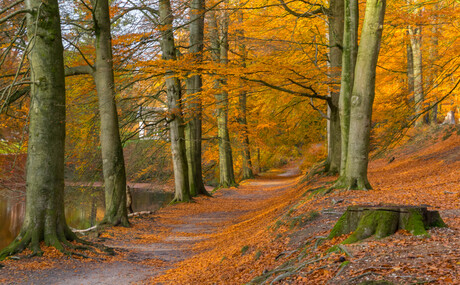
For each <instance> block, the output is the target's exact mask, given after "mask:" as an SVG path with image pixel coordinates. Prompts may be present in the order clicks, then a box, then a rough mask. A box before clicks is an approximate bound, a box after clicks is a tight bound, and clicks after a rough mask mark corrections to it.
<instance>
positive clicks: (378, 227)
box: [328, 206, 446, 244]
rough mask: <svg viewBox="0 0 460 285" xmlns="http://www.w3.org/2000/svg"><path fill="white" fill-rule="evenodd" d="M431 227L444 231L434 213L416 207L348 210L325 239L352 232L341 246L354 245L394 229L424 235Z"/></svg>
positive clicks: (349, 208) (442, 223)
mask: <svg viewBox="0 0 460 285" xmlns="http://www.w3.org/2000/svg"><path fill="white" fill-rule="evenodd" d="M431 227H446V224H445V223H444V221H443V220H442V218H441V216H440V215H439V212H438V211H428V210H427V208H426V207H417V206H350V207H348V209H347V210H346V212H345V213H344V214H343V215H342V216H341V217H340V219H339V220H338V221H337V223H336V224H335V226H334V228H333V229H332V230H331V233H330V234H329V236H328V238H333V237H337V236H340V235H343V234H348V233H351V232H353V233H352V234H351V235H350V236H349V237H348V238H347V239H346V240H345V241H344V242H343V243H344V244H348V243H355V242H357V241H360V240H363V239H366V238H368V237H370V236H372V235H374V236H375V237H376V238H383V237H386V236H389V235H392V234H394V233H395V232H396V231H397V230H398V229H404V230H407V231H409V232H410V233H411V234H413V235H425V236H427V235H428V233H427V232H426V229H428V228H431Z"/></svg>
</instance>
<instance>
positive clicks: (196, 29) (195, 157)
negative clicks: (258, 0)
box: [186, 0, 210, 197]
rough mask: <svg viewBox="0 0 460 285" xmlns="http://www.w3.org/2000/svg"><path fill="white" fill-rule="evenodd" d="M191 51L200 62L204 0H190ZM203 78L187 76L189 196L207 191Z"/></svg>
mask: <svg viewBox="0 0 460 285" xmlns="http://www.w3.org/2000/svg"><path fill="white" fill-rule="evenodd" d="M190 5H191V6H190V24H189V25H190V27H189V30H190V53H191V54H192V55H193V59H194V62H195V63H196V64H199V63H200V62H201V61H202V59H203V47H204V42H203V40H204V13H205V9H204V8H205V7H204V0H192V1H191V3H190ZM202 86H203V79H202V77H201V75H200V74H197V75H192V76H190V77H189V78H188V79H187V93H188V98H187V102H188V104H187V108H188V109H189V114H190V118H189V121H188V123H187V127H186V147H187V161H188V177H189V184H190V185H189V187H190V194H191V196H192V197H193V196H197V195H206V196H209V195H210V194H209V193H208V191H206V188H205V187H204V183H203V171H202V168H201V156H202V151H201V137H202V130H201V128H202V122H201V117H202V108H203V107H202V102H201V97H200V92H201V90H202Z"/></svg>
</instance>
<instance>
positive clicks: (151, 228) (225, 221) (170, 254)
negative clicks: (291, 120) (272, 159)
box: [0, 164, 300, 285]
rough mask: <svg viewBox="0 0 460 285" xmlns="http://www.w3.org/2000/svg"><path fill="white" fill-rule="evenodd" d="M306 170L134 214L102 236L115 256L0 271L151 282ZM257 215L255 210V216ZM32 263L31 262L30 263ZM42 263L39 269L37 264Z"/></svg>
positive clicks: (69, 279)
mask: <svg viewBox="0 0 460 285" xmlns="http://www.w3.org/2000/svg"><path fill="white" fill-rule="evenodd" d="M299 175H300V171H299V167H298V164H292V165H289V166H287V167H286V168H284V169H282V170H272V171H269V172H267V173H263V174H262V175H261V176H259V177H258V178H256V179H253V180H249V181H246V182H244V183H243V184H242V185H240V186H239V187H238V188H228V189H220V190H218V191H217V192H216V193H215V194H214V195H213V197H212V198H209V197H199V198H197V199H196V203H187V204H177V205H173V206H168V207H166V208H163V209H161V210H159V211H158V212H156V213H154V214H153V215H150V216H144V217H141V218H134V219H132V220H131V222H132V227H131V228H120V227H116V228H112V229H109V230H108V231H107V232H104V233H103V234H102V235H101V236H100V237H99V241H102V242H103V243H104V244H105V245H107V246H110V247H113V248H115V249H116V251H117V252H118V253H119V254H117V256H115V257H114V258H113V259H112V258H109V259H107V260H105V261H88V260H78V259H68V258H65V257H62V258H57V259H50V258H45V257H39V258H34V259H32V260H21V261H19V262H17V261H16V262H17V263H20V266H19V267H18V268H13V267H14V263H12V264H11V265H12V266H7V267H5V268H4V269H2V270H0V283H2V284H66V285H71V284H129V283H134V284H138V283H150V282H151V281H147V280H148V279H151V278H153V277H155V276H158V275H161V274H162V273H164V272H165V271H166V270H168V269H170V268H173V267H175V265H176V264H177V263H178V262H180V261H183V260H185V259H188V258H192V257H193V256H194V255H196V254H198V253H200V252H203V251H207V250H209V249H211V248H206V246H201V247H200V248H199V249H196V248H194V247H196V245H197V244H198V243H199V242H202V241H206V240H208V239H210V236H211V235H215V234H219V232H224V231H225V230H228V228H229V227H231V226H232V225H235V224H237V223H242V222H244V221H245V220H248V219H250V218H251V217H252V215H254V214H255V213H256V212H260V211H264V207H268V206H269V205H270V201H273V199H283V197H282V196H283V195H284V194H285V193H286V191H287V190H289V189H292V187H294V185H295V184H296V183H297V181H298V179H297V178H298V176H299ZM251 214H252V215H251ZM30 265H31V266H30ZM35 268H36V269H35Z"/></svg>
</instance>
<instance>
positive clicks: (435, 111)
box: [427, 4, 439, 125]
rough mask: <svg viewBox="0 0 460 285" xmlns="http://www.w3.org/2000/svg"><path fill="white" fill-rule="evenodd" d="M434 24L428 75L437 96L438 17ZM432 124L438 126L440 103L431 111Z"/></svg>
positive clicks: (436, 7) (434, 17)
mask: <svg viewBox="0 0 460 285" xmlns="http://www.w3.org/2000/svg"><path fill="white" fill-rule="evenodd" d="M434 9H435V10H438V5H437V4H436V5H435V6H434ZM432 24H433V26H432V27H431V38H430V42H431V43H430V52H429V57H430V65H431V68H430V69H431V70H430V72H429V73H428V74H427V75H428V76H427V82H428V84H429V85H431V92H432V93H434V94H436V93H437V90H436V89H437V87H438V85H437V82H436V78H437V77H438V73H439V68H438V66H437V65H436V61H437V60H438V57H439V53H438V49H439V47H438V45H439V40H438V19H437V17H436V16H433V22H432ZM435 100H436V99H435ZM430 122H431V124H433V125H436V124H437V123H438V103H434V106H433V107H432V109H431V117H430Z"/></svg>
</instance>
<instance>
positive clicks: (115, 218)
mask: <svg viewBox="0 0 460 285" xmlns="http://www.w3.org/2000/svg"><path fill="white" fill-rule="evenodd" d="M91 6H92V7H89V6H87V7H86V8H88V9H89V10H90V12H91V14H92V16H93V22H92V24H93V27H92V28H91V30H93V31H94V32H95V37H96V39H95V51H96V57H95V62H94V65H91V64H90V63H89V61H88V60H86V62H87V64H88V65H83V66H75V67H70V68H66V70H65V73H66V76H73V75H80V74H90V75H92V77H93V79H94V82H95V85H96V92H97V96H98V103H99V116H100V125H101V127H100V128H101V129H100V142H101V153H102V171H103V177H104V191H105V215H104V218H103V220H102V221H101V224H110V225H122V226H128V225H129V221H128V211H127V209H126V170H125V161H124V156H123V146H122V143H121V138H120V130H119V123H118V112H117V104H116V98H115V95H116V90H115V81H114V71H113V70H114V68H113V55H112V36H111V22H110V13H109V2H108V0H92V1H91Z"/></svg>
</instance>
